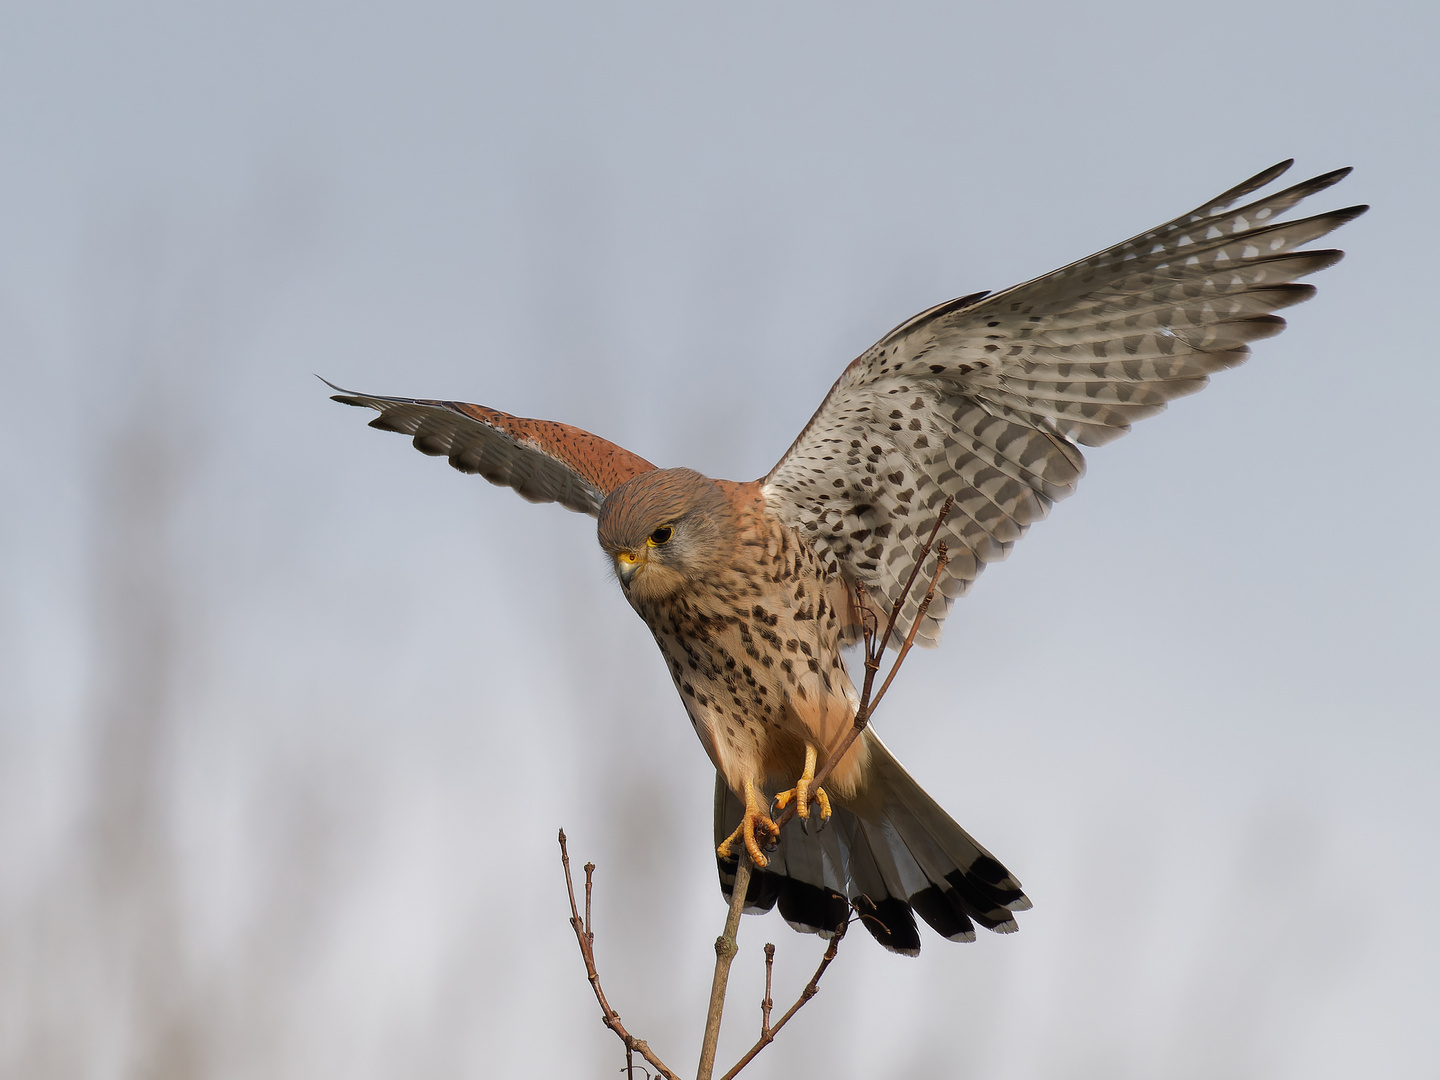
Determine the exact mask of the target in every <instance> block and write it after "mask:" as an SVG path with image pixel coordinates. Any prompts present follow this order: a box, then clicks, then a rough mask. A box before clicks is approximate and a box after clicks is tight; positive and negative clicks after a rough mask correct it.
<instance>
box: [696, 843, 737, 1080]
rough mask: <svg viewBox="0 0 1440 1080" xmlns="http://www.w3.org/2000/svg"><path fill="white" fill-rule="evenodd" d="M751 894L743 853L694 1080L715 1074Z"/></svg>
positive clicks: (717, 945)
mask: <svg viewBox="0 0 1440 1080" xmlns="http://www.w3.org/2000/svg"><path fill="white" fill-rule="evenodd" d="M749 891H750V855H749V853H748V852H746V851H745V850H743V849H742V850H741V852H740V855H739V859H738V861H737V862H736V864H735V884H733V885H732V886H731V887H730V912H729V914H727V915H726V916H725V931H724V933H722V934H721V935H720V936H719V937H718V938H716V939H715V977H714V979H713V980H712V981H711V983H710V1007H709V1009H707V1010H706V1012H705V1037H704V1038H703V1039H702V1040H701V1042H700V1064H699V1065H698V1066H697V1067H696V1069H695V1080H710V1077H711V1075H712V1074H713V1073H714V1071H715V1047H716V1045H717V1044H718V1043H719V1042H720V1017H721V1014H722V1013H723V1012H724V1011H725V987H726V984H727V983H729V981H730V965H731V963H733V962H734V960H735V954H736V953H737V952H739V951H740V946H739V944H737V942H736V940H735V935H736V933H737V932H738V931H739V929H740V913H741V912H742V911H744V909H745V894H746V893H747V892H749Z"/></svg>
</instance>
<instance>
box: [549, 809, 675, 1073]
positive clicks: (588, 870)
mask: <svg viewBox="0 0 1440 1080" xmlns="http://www.w3.org/2000/svg"><path fill="white" fill-rule="evenodd" d="M560 865H561V866H563V867H564V868H565V891H566V892H567V893H569V894H570V927H571V929H573V930H574V931H575V941H576V943H577V944H578V945H579V946H580V955H581V957H583V958H584V960H585V977H586V978H588V979H589V980H590V988H591V989H592V990H594V991H595V1000H596V1001H597V1002H599V1003H600V1015H601V1018H602V1019H603V1020H604V1021H605V1026H606V1027H608V1028H609V1029H610V1030H611V1031H613V1032H615V1034H616V1035H618V1036H619V1037H620V1041H621V1042H623V1043H624V1044H625V1058H626V1063H627V1065H629V1066H630V1071H631V1073H632V1075H633V1073H634V1065H633V1060H634V1057H633V1055H635V1054H639V1055H640V1056H641V1057H643V1058H644V1059H645V1060H646V1061H648V1062H649V1063H650V1064H651V1065H653V1066H654V1067H655V1071H656V1072H657V1073H659V1074H660V1075H661V1076H663V1077H664V1078H665V1080H680V1078H679V1077H678V1076H676V1075H675V1074H674V1073H673V1072H671V1071H670V1069H669V1068H668V1067H667V1066H666V1064H665V1063H664V1062H663V1061H661V1060H660V1059H659V1058H658V1057H656V1056H655V1052H654V1051H653V1050H651V1049H650V1046H649V1044H648V1043H646V1042H645V1040H644V1039H637V1038H635V1036H633V1035H631V1034H630V1032H628V1031H626V1030H625V1025H624V1024H622V1023H620V1014H619V1013H617V1012H616V1011H615V1010H614V1009H612V1008H611V1007H610V1002H608V1001H607V1000H605V991H604V990H602V989H601V988H600V973H599V972H598V971H597V970H596V969H595V948H594V945H595V933H594V931H593V930H592V929H591V922H590V895H591V890H592V888H593V884H594V875H595V864H594V863H586V864H585V918H584V919H583V920H582V919H581V918H580V909H579V908H578V907H577V906H576V904H575V882H574V881H573V879H572V878H571V877H570V852H569V851H568V850H567V849H566V847H565V830H564V829H561V830H560Z"/></svg>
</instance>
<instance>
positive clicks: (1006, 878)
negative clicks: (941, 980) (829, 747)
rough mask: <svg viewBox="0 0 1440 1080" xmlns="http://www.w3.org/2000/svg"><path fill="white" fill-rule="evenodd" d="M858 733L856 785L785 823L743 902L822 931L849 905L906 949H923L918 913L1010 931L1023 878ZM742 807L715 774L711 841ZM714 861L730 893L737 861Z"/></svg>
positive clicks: (965, 932) (957, 928) (970, 929)
mask: <svg viewBox="0 0 1440 1080" xmlns="http://www.w3.org/2000/svg"><path fill="white" fill-rule="evenodd" d="M862 737H863V738H864V739H865V740H866V741H867V742H868V743H869V747H870V763H869V768H868V769H867V770H866V772H867V775H866V781H865V786H864V788H863V790H861V791H859V792H857V793H856V795H855V796H854V797H853V798H850V799H846V800H844V802H843V803H842V802H840V801H839V800H833V802H834V814H833V816H832V817H831V819H830V822H829V823H828V824H827V825H826V826H824V827H819V825H818V820H817V816H816V815H815V812H814V810H813V808H812V817H811V819H810V824H809V828H808V830H807V829H805V828H802V826H801V823H800V822H799V821H791V822H790V824H788V825H787V826H786V827H785V828H784V829H783V830H782V832H781V837H780V843H779V846H778V847H777V848H776V850H775V851H773V852H771V853H769V855H768V858H769V865H768V866H767V867H766V868H765V869H764V870H756V871H755V872H754V873H753V874H752V876H751V878H750V887H749V889H747V890H746V903H745V910H746V911H747V912H761V911H769V910H770V909H771V908H772V907H775V906H777V905H778V907H779V908H780V914H781V915H782V916H784V918H785V921H786V922H788V923H789V924H790V925H791V926H793V927H794V928H795V929H796V930H800V931H804V932H807V933H816V934H820V935H821V936H822V937H829V936H830V935H832V934H834V933H835V931H836V930H837V929H838V928H839V927H840V926H841V924H843V923H844V922H845V921H846V920H847V919H848V918H849V917H850V910H851V908H852V907H853V908H854V910H855V912H856V913H857V914H858V915H859V917H860V921H861V922H863V923H864V924H865V928H866V929H867V930H869V931H870V933H871V934H873V935H874V937H875V939H876V940H877V941H879V942H880V944H882V945H884V946H885V947H886V948H887V949H891V950H893V951H894V952H898V953H904V954H906V955H908V956H914V955H916V954H918V953H919V951H920V934H919V931H918V930H917V929H916V926H915V914H917V913H918V914H919V916H920V917H921V918H922V919H924V920H925V921H926V922H927V923H929V924H930V926H931V927H932V928H933V929H934V930H935V932H936V933H938V934H940V935H941V936H942V937H945V938H948V939H949V940H951V941H974V940H975V924H976V923H979V924H980V925H981V926H983V927H985V928H986V929H989V930H994V931H996V932H998V933H1002V934H1009V933H1013V932H1014V931H1015V930H1016V929H1018V927H1017V926H1016V924H1015V916H1014V914H1013V913H1014V912H1017V911H1025V910H1027V909H1028V908H1029V907H1030V901H1029V900H1028V899H1027V898H1026V896H1025V894H1024V893H1023V892H1022V891H1021V890H1020V883H1019V882H1018V881H1016V880H1015V878H1014V877H1013V876H1012V875H1011V874H1010V872H1009V871H1007V870H1006V869H1005V867H1003V866H1001V865H1000V863H999V862H998V861H996V859H995V857H994V856H992V855H991V854H990V853H989V852H988V851H986V850H985V849H984V848H983V847H981V846H980V845H979V844H978V843H976V842H975V840H974V838H973V837H971V836H970V834H969V833H967V832H966V831H965V830H964V829H962V828H960V826H959V825H957V824H956V823H955V820H954V819H953V818H951V817H950V815H949V814H947V813H945V811H944V810H942V809H941V808H940V805H939V803H937V802H936V801H935V800H934V799H932V798H931V797H930V796H929V795H927V794H926V793H925V791H924V789H923V788H921V787H920V785H919V784H917V783H916V782H915V780H914V779H913V778H912V777H911V776H910V774H909V773H907V772H906V771H905V769H904V768H903V767H902V766H901V764H900V763H899V762H898V761H896V760H895V756H894V755H893V754H891V753H890V751H889V750H887V749H886V748H885V744H884V743H882V742H881V741H880V739H879V738H878V737H877V736H876V735H875V734H874V733H873V732H872V731H869V730H867V731H866V732H865V733H864V734H863V736H862ZM782 786H784V784H783V783H782ZM743 811H744V808H743V805H742V804H741V802H740V800H739V799H738V798H737V797H736V796H735V794H734V793H733V792H732V791H731V790H730V788H729V787H728V786H727V785H726V784H725V783H724V781H723V780H721V779H720V778H719V777H718V776H717V777H716V781H715V839H716V842H717V843H719V841H721V840H723V839H724V838H725V837H727V836H729V835H730V833H731V832H733V831H734V829H735V827H736V826H737V825H739V823H740V819H741V816H742V814H743ZM717 861H718V862H719V869H720V888H721V891H722V892H724V894H725V896H726V898H727V899H728V898H729V897H730V895H731V887H732V886H733V885H734V883H735V869H736V863H735V860H734V859H733V858H731V859H719V860H717Z"/></svg>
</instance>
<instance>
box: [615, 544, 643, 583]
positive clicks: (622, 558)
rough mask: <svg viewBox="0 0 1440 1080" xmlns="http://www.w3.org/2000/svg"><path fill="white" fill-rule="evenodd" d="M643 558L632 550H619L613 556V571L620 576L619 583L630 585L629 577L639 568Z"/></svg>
mask: <svg viewBox="0 0 1440 1080" xmlns="http://www.w3.org/2000/svg"><path fill="white" fill-rule="evenodd" d="M643 561H644V560H643V559H642V558H641V556H640V555H639V554H638V553H636V552H634V551H621V552H619V553H617V554H616V556H615V573H616V575H617V576H618V577H619V578H620V584H621V585H624V586H625V587H626V588H629V587H630V579H631V578H633V577H634V576H635V572H636V571H637V570H639V569H640V564H641V563H642V562H643Z"/></svg>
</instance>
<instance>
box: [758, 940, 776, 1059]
mask: <svg viewBox="0 0 1440 1080" xmlns="http://www.w3.org/2000/svg"><path fill="white" fill-rule="evenodd" d="M774 971H775V946H774V945H773V944H770V943H768V942H767V943H766V945H765V998H764V1000H763V1001H761V1002H760V1037H761V1038H762V1039H763V1038H764V1037H765V1036H766V1035H769V1034H770V1010H771V1009H773V1008H774V1007H775V1002H774V1001H773V1000H772V999H771V997H770V976H771V975H772V974H773V973H774Z"/></svg>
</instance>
